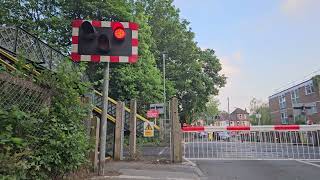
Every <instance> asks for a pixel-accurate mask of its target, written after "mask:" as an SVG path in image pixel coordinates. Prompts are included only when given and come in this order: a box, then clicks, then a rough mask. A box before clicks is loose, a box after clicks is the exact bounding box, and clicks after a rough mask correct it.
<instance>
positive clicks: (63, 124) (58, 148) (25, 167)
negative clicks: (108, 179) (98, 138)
mask: <svg viewBox="0 0 320 180" xmlns="http://www.w3.org/2000/svg"><path fill="white" fill-rule="evenodd" d="M84 69H85V67H83V66H81V65H80V66H79V67H78V66H74V65H73V64H72V62H70V61H65V62H64V63H62V64H60V65H59V67H58V70H57V72H55V73H52V72H44V73H43V74H42V75H41V76H40V77H38V79H37V80H36V83H37V84H39V85H41V86H45V87H47V88H49V89H51V90H52V91H53V92H54V95H53V96H52V97H51V98H52V99H51V105H50V106H49V107H43V109H42V110H41V111H40V112H37V113H34V114H26V113H25V112H21V111H19V110H18V109H16V108H13V109H9V110H6V111H4V110H2V109H0V119H1V123H0V128H1V132H0V133H1V136H0V143H1V144H0V150H1V155H0V159H1V163H0V164H1V166H4V167H1V174H3V175H4V176H5V177H9V178H18V179H24V178H27V179H48V178H54V179H55V178H59V177H61V176H63V175H64V174H65V173H67V172H70V171H73V170H76V169H77V168H79V167H80V166H82V165H84V164H85V163H86V162H87V153H88V150H89V148H90V143H89V139H88V136H87V134H86V129H85V123H84V120H85V119H86V118H87V117H88V112H89V111H90V109H91V108H90V106H89V105H88V104H85V103H83V102H82V101H81V99H80V97H81V96H82V95H84V94H85V93H87V92H88V87H89V85H90V84H89V83H87V82H83V81H81V78H82V76H83V72H84ZM8 157H9V158H8ZM2 170H3V171H2Z"/></svg>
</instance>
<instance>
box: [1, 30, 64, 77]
mask: <svg viewBox="0 0 320 180" xmlns="http://www.w3.org/2000/svg"><path fill="white" fill-rule="evenodd" d="M0 47H2V48H5V49H6V50H7V51H10V52H12V53H15V54H19V55H23V57H25V58H27V59H28V60H29V61H31V62H34V63H36V64H39V65H41V66H42V67H45V68H47V69H50V70H53V71H55V69H56V67H57V65H58V64H59V63H60V62H61V60H64V59H65V58H66V56H65V55H63V54H62V53H60V52H59V51H57V50H55V49H53V48H52V47H50V46H49V45H47V44H46V43H44V42H43V41H41V40H39V39H38V38H37V37H35V36H33V35H32V34H30V33H28V32H27V31H25V30H23V29H21V28H18V27H12V26H10V27H3V26H2V27H0Z"/></svg>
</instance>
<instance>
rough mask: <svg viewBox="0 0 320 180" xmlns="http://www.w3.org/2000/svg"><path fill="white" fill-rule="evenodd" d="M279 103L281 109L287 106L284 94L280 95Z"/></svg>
mask: <svg viewBox="0 0 320 180" xmlns="http://www.w3.org/2000/svg"><path fill="white" fill-rule="evenodd" d="M279 105H280V109H285V108H286V96H285V95H284V94H283V95H281V96H280V97H279Z"/></svg>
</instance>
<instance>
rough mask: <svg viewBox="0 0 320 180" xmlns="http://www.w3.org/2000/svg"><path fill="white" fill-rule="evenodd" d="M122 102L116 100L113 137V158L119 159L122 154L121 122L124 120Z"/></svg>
mask: <svg viewBox="0 0 320 180" xmlns="http://www.w3.org/2000/svg"><path fill="white" fill-rule="evenodd" d="M123 115H124V103H123V102H121V101H118V103H117V107H116V128H115V133H114V134H115V137H114V143H115V144H114V160H117V161H119V160H121V156H122V155H121V154H122V145H121V144H122V142H123V141H122V129H123V127H122V124H123V123H122V122H123V121H124V119H123V117H124V116H123Z"/></svg>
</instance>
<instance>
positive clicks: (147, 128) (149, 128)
mask: <svg viewBox="0 0 320 180" xmlns="http://www.w3.org/2000/svg"><path fill="white" fill-rule="evenodd" d="M143 136H144V137H153V136H154V124H153V122H144V124H143Z"/></svg>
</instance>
